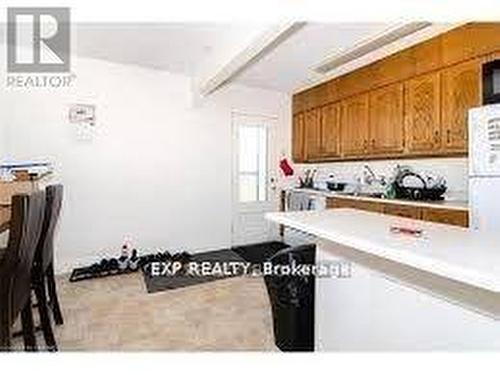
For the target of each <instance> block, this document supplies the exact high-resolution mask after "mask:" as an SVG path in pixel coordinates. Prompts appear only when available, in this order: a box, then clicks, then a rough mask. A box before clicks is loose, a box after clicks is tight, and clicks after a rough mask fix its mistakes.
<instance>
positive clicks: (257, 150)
mask: <svg viewBox="0 0 500 375" xmlns="http://www.w3.org/2000/svg"><path fill="white" fill-rule="evenodd" d="M275 132H276V119H274V118H271V117H265V116H256V115H244V114H233V183H232V187H233V189H232V190H233V205H232V207H233V208H232V211H233V220H232V228H231V229H232V245H233V246H238V245H245V244H252V243H258V242H265V241H268V240H271V239H275V238H277V228H276V226H275V225H272V224H271V223H269V222H268V221H267V220H266V219H265V214H266V213H267V212H271V211H277V210H278V207H279V197H278V192H277V190H276V176H275V172H274V170H273V169H272V168H271V166H272V165H277V163H278V160H277V154H276V152H275V150H274V148H273V147H272V146H273V145H274V144H275V142H274V138H275Z"/></svg>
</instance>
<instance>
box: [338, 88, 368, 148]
mask: <svg viewBox="0 0 500 375" xmlns="http://www.w3.org/2000/svg"><path fill="white" fill-rule="evenodd" d="M340 128H341V140H340V146H341V154H342V155H343V156H360V155H363V154H365V153H366V151H367V149H368V137H369V133H368V94H363V95H357V96H354V97H352V98H349V99H346V100H344V101H343V102H342V118H341V122H340Z"/></svg>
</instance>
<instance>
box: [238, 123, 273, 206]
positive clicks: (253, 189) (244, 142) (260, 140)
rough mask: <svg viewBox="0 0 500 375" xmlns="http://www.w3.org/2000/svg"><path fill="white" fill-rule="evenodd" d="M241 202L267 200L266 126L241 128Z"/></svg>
mask: <svg viewBox="0 0 500 375" xmlns="http://www.w3.org/2000/svg"><path fill="white" fill-rule="evenodd" d="M238 134H239V142H238V144H239V150H238V151H239V152H238V155H239V162H238V167H239V178H238V183H239V197H240V202H253V201H265V200H267V128H266V126H265V125H251V126H250V125H241V126H240V127H239V133H238Z"/></svg>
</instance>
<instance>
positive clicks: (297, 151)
mask: <svg viewBox="0 0 500 375" xmlns="http://www.w3.org/2000/svg"><path fill="white" fill-rule="evenodd" d="M304 130H305V129H304V114H303V113H299V114H297V115H295V116H293V122H292V159H293V161H295V162H296V163H300V162H303V161H304V143H305V142H304V135H305V134H304Z"/></svg>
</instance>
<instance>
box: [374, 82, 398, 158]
mask: <svg viewBox="0 0 500 375" xmlns="http://www.w3.org/2000/svg"><path fill="white" fill-rule="evenodd" d="M403 97H404V91H403V85H402V84H400V83H398V84H394V85H390V86H386V87H384V88H382V89H379V90H376V91H373V92H371V93H370V103H369V107H370V119H369V134H370V139H369V151H370V153H374V154H399V153H402V152H403V150H404V127H403Z"/></svg>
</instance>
